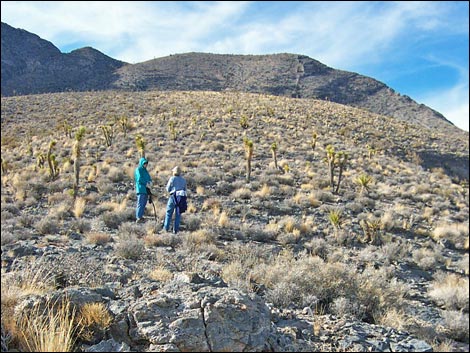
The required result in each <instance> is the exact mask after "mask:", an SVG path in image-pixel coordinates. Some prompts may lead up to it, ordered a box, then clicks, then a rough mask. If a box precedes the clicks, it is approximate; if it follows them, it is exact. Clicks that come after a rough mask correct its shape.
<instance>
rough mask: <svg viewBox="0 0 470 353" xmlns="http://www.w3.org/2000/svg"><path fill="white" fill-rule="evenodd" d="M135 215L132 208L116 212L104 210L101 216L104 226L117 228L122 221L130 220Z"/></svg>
mask: <svg viewBox="0 0 470 353" xmlns="http://www.w3.org/2000/svg"><path fill="white" fill-rule="evenodd" d="M134 217H135V215H134V210H131V209H129V210H124V211H116V212H105V213H103V214H102V215H101V218H102V220H103V222H104V224H105V225H106V227H108V228H111V229H118V228H119V226H120V225H121V224H122V223H125V222H126V221H129V220H132V219H133V218H134Z"/></svg>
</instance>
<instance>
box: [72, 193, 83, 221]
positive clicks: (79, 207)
mask: <svg viewBox="0 0 470 353" xmlns="http://www.w3.org/2000/svg"><path fill="white" fill-rule="evenodd" d="M85 207H86V199H85V198H84V197H77V198H76V199H75V202H74V206H73V211H72V212H73V215H74V216H75V218H80V217H81V216H83V213H84V212H85Z"/></svg>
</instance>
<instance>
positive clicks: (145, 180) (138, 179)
mask: <svg viewBox="0 0 470 353" xmlns="http://www.w3.org/2000/svg"><path fill="white" fill-rule="evenodd" d="M148 163H149V161H148V160H147V159H146V158H144V157H142V158H140V160H139V166H138V167H137V168H136V169H135V172H134V181H135V191H136V193H137V208H136V210H135V217H136V223H142V222H143V221H144V218H143V217H144V211H145V206H146V205H147V201H148V197H149V195H148V194H147V187H149V188H150V186H151V185H152V178H151V177H150V174H149V172H148V171H147V166H148Z"/></svg>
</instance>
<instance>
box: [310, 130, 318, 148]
mask: <svg viewBox="0 0 470 353" xmlns="http://www.w3.org/2000/svg"><path fill="white" fill-rule="evenodd" d="M316 145H317V133H316V132H314V133H312V143H311V146H312V150H315V146H316Z"/></svg>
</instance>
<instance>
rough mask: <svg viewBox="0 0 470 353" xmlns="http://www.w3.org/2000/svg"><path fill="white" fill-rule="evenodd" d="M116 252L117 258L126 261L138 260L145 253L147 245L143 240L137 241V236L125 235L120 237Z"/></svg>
mask: <svg viewBox="0 0 470 353" xmlns="http://www.w3.org/2000/svg"><path fill="white" fill-rule="evenodd" d="M114 251H115V253H116V255H117V256H119V257H122V258H124V259H132V260H138V259H140V258H141V257H142V255H143V254H144V252H145V243H144V241H143V240H142V239H137V238H136V237H135V236H131V235H128V234H123V235H120V236H119V240H118V242H117V245H116V247H115V248H114Z"/></svg>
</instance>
